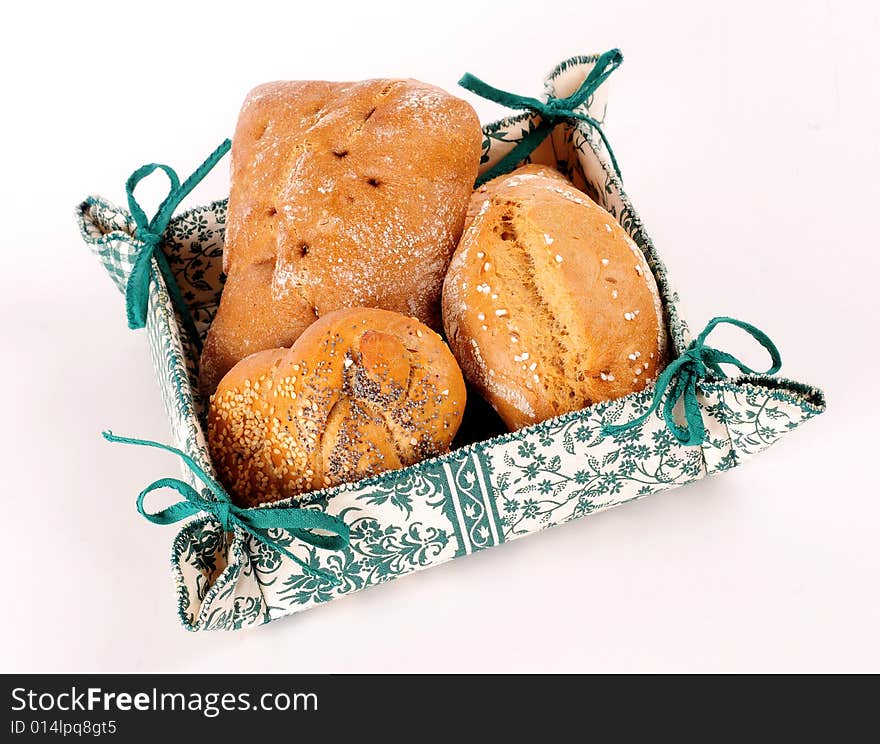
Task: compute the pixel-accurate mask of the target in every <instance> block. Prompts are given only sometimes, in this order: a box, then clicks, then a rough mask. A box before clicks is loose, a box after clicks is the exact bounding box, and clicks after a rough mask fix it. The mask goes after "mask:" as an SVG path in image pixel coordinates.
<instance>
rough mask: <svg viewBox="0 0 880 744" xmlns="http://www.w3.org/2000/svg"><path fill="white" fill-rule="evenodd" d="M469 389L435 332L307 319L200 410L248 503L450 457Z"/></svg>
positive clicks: (385, 320) (411, 323) (371, 320)
mask: <svg viewBox="0 0 880 744" xmlns="http://www.w3.org/2000/svg"><path fill="white" fill-rule="evenodd" d="M465 396H466V393H465V386H464V379H463V378H462V375H461V371H460V370H459V368H458V365H457V364H456V362H455V358H454V357H453V356H452V353H451V352H450V351H449V349H448V348H447V347H446V344H444V343H443V340H442V339H441V338H440V336H438V335H437V334H436V333H435V332H434V331H432V330H431V329H429V328H428V327H427V326H425V325H423V324H422V323H420V322H419V321H417V320H415V319H414V318H409V317H405V316H403V315H400V314H399V313H393V312H389V311H386V310H376V309H367V308H351V309H344V310H339V311H336V312H334V313H330V314H328V315H325V316H324V317H322V318H321V319H320V320H317V321H316V322H315V323H313V324H312V325H311V326H310V327H309V328H308V329H307V330H306V331H305V332H304V333H303V334H302V335H301V336H300V337H299V339H297V341H296V343H294V345H293V346H292V347H291V348H290V349H270V350H266V351H261V352H258V353H256V354H253V355H251V356H249V357H247V358H246V359H243V360H242V361H240V362H239V363H238V364H237V365H235V367H233V369H232V370H231V371H230V372H229V373H228V374H227V375H226V376H225V377H224V378H223V379H222V380H221V382H220V385H219V386H218V388H217V392H216V393H215V394H214V395H213V396H212V397H211V404H210V408H209V412H208V446H209V448H210V451H211V458H212V460H213V462H214V465H215V467H216V468H217V472H218V475H219V476H220V480H221V482H222V483H223V484H224V485H225V486H226V487H227V489H228V490H229V492H230V494H231V495H232V497H233V499H234V500H235V502H236V503H237V504H240V505H244V506H253V505H256V504H260V503H264V502H268V501H276V500H278V499H283V498H287V497H290V496H296V495H298V494H301V493H305V492H307V491H311V490H314V489H316V488H324V487H328V486H334V485H337V484H339V483H342V482H345V481H353V480H358V479H360V478H363V477H366V476H368V475H373V474H375V473H379V472H381V471H383V470H389V469H394V468H399V467H403V466H406V465H411V464H413V463H415V462H418V461H419V460H422V459H424V458H426V457H431V456H434V455H437V454H441V453H442V452H445V451H446V450H448V449H449V445H450V444H451V442H452V439H453V437H454V436H455V433H456V431H457V430H458V426H459V424H460V423H461V416H462V414H463V412H464V406H465Z"/></svg>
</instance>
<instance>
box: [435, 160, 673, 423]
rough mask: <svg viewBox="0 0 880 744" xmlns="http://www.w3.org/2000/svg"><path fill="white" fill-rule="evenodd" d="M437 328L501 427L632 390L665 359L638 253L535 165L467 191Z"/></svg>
mask: <svg viewBox="0 0 880 744" xmlns="http://www.w3.org/2000/svg"><path fill="white" fill-rule="evenodd" d="M443 322H444V325H445V328H446V334H447V338H448V341H449V345H450V347H451V348H452V351H453V353H454V354H455V356H456V358H457V359H458V361H459V364H460V365H461V368H462V371H463V372H464V374H465V377H466V378H467V379H468V380H469V381H470V382H472V383H473V384H474V385H475V387H476V388H477V389H478V390H479V391H480V392H481V393H482V395H483V396H484V397H485V398H486V399H487V400H488V401H489V402H490V403H491V404H492V406H493V407H494V408H495V409H496V410H497V411H498V414H499V415H500V416H501V418H502V419H504V422H505V423H506V424H507V425H508V427H509V428H510V429H518V428H520V427H522V426H526V425H528V424H533V423H536V422H538V421H543V420H544V419H547V418H550V417H552V416H556V415H559V414H562V413H567V412H569V411H574V410H578V409H580V408H583V407H585V406H589V405H592V404H593V403H596V402H598V401H603V400H609V399H612V398H618V397H621V396H623V395H626V394H628V393H631V392H633V391H636V390H641V389H643V388H644V387H645V386H646V385H647V384H648V383H649V382H650V381H652V380H653V379H655V378H656V376H657V374H658V372H659V371H660V370H661V369H662V367H663V366H664V364H665V361H666V344H667V340H666V326H665V323H664V319H663V310H662V305H661V303H660V296H659V293H658V291H657V285H656V283H655V281H654V276H653V274H652V273H651V270H650V268H649V267H648V264H647V262H646V261H645V257H644V255H643V254H642V252H641V251H640V250H639V248H638V247H637V246H636V244H635V243H634V242H633V241H632V240H631V239H630V237H629V236H628V235H627V234H626V232H625V231H624V230H623V228H621V227H620V225H618V224H617V222H616V221H615V220H614V218H613V217H612V216H611V215H610V214H608V212H606V211H605V210H604V209H602V208H601V207H599V206H598V205H597V204H596V203H594V202H593V201H592V200H591V199H590V198H589V197H588V196H587V195H586V194H584V193H582V192H580V191H578V190H577V189H575V187H574V186H572V185H571V184H570V183H569V182H568V181H566V180H565V179H564V178H563V177H562V176H561V175H560V174H558V173H556V172H554V171H550V170H549V169H547V168H544V167H543V166H525V167H523V168H521V169H519V170H517V171H515V172H514V173H512V174H510V175H507V176H501V177H499V178H497V179H494V180H493V181H490V182H489V183H487V184H485V185H484V186H483V187H481V188H480V189H479V190H477V191H476V192H474V195H473V198H472V203H471V209H470V213H469V217H468V224H467V228H466V230H465V233H464V235H463V236H462V240H461V243H460V245H459V246H458V249H457V250H456V252H455V255H454V256H453V258H452V262H451V264H450V267H449V273H448V274H447V277H446V282H445V285H444V289H443Z"/></svg>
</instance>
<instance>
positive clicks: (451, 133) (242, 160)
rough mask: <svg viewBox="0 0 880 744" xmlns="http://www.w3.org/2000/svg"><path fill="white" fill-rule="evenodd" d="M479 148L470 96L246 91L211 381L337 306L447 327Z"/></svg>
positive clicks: (325, 88)
mask: <svg viewBox="0 0 880 744" xmlns="http://www.w3.org/2000/svg"><path fill="white" fill-rule="evenodd" d="M481 143H482V132H481V130H480V123H479V120H478V119H477V115H476V113H475V112H474V110H473V109H472V108H471V107H470V105H469V104H467V103H466V102H464V101H462V100H460V99H458V98H455V97H453V96H451V95H449V94H448V93H446V92H444V91H442V90H440V89H439V88H435V87H433V86H430V85H426V84H425V83H420V82H418V81H415V80H367V81H364V82H358V83H328V82H277V83H269V84H266V85H261V86H259V87H258V88H256V89H254V90H253V91H251V93H250V94H249V95H248V96H247V99H246V100H245V102H244V106H243V108H242V110H241V115H240V117H239V120H238V126H237V128H236V131H235V137H234V139H233V144H232V185H231V190H230V195H229V209H228V214H227V222H226V247H225V249H224V253H223V264H224V270H225V271H226V273H227V274H228V276H229V282H228V283H227V286H226V288H225V290H224V292H223V296H222V299H221V303H220V308H219V311H218V313H217V317H216V319H215V320H214V324H213V325H212V327H211V330H210V332H209V335H208V338H207V341H206V344H205V350H204V353H203V356H202V371H201V377H202V383H203V388H204V389H205V390H206V391H208V392H210V391H213V389H214V387H215V386H216V383H217V382H218V381H219V379H220V377H222V375H223V374H225V373H226V371H228V370H229V369H230V368H231V366H232V365H233V364H234V363H235V362H237V361H238V360H239V359H241V358H243V357H244V356H246V355H247V354H250V353H252V352H254V351H258V350H260V349H265V348H273V347H279V346H289V345H290V344H291V343H292V342H293V341H294V340H295V339H296V338H297V337H298V336H299V334H300V333H302V331H303V330H304V329H305V327H306V326H307V325H308V324H309V323H310V322H311V321H313V320H314V319H315V318H316V317H320V316H322V315H324V314H326V313H328V312H331V311H333V310H336V309H338V308H342V307H356V306H365V307H379V308H384V309H387V310H395V311H397V312H401V313H405V314H407V315H412V316H415V317H417V318H418V319H419V320H421V321H422V322H424V323H426V324H428V325H429V326H431V327H434V328H439V327H440V317H439V300H440V292H441V287H442V283H443V277H444V275H445V273H446V267H447V265H448V263H449V258H450V256H451V255H452V252H453V250H454V249H455V246H456V244H457V242H458V239H459V237H460V236H461V231H462V225H463V223H464V219H465V213H466V210H467V204H468V199H469V197H470V194H471V189H472V187H473V182H474V179H475V178H476V174H477V165H478V163H479V158H480V150H481ZM243 274H249V275H252V276H249V277H245V278H242V275H243ZM253 329H258V330H259V332H258V333H256V334H255V333H253Z"/></svg>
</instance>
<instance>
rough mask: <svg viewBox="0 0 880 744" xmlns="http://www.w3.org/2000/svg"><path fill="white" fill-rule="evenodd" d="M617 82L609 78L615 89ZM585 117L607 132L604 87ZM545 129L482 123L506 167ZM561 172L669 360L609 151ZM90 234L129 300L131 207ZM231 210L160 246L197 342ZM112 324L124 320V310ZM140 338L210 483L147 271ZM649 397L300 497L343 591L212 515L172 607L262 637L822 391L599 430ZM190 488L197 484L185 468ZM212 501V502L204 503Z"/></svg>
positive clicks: (749, 449)
mask: <svg viewBox="0 0 880 744" xmlns="http://www.w3.org/2000/svg"><path fill="white" fill-rule="evenodd" d="M594 61H595V57H575V58H573V59H570V60H567V61H566V62H563V63H562V64H560V65H559V66H558V67H557V68H556V69H555V70H554V71H553V72H552V73H551V74H550V76H549V77H548V78H547V80H546V90H547V92H548V93H551V94H553V95H557V96H564V95H567V94H569V93H570V92H571V91H572V90H573V89H574V88H575V87H577V86H578V85H579V84H580V82H581V81H582V80H583V79H584V77H585V76H586V74H587V73H588V72H589V69H590V67H591V65H592V63H593V62H594ZM606 85H607V84H606ZM585 109H586V110H587V111H588V112H589V113H590V115H591V116H593V117H594V118H595V119H597V120H598V121H600V122H601V121H604V116H605V100H604V86H603V88H602V89H600V91H599V92H598V93H597V94H596V96H594V97H593V99H591V100H589V101H588V102H587V103H586V105H585ZM534 125H535V122H534V121H533V119H532V117H531V116H530V115H529V114H521V115H519V116H513V117H510V118H508V119H504V120H502V121H500V122H497V123H495V124H490V125H488V126H486V127H485V128H484V134H485V140H484V145H483V149H484V152H483V157H482V163H483V166H482V167H484V168H487V167H489V166H490V165H491V164H492V163H494V162H497V161H498V160H499V159H500V158H501V157H503V156H504V154H505V153H506V152H507V151H509V149H510V148H511V147H513V146H514V145H515V143H516V142H517V141H518V140H519V139H520V138H521V137H522V136H523V134H524V133H527V132H528V131H530V130H531V128H533V127H534ZM531 160H532V161H533V162H541V163H545V164H549V165H553V166H554V167H556V168H558V169H559V170H561V171H562V172H563V173H565V174H566V175H567V176H568V177H569V178H571V179H572V180H573V181H574V183H575V184H576V185H577V186H579V187H580V188H582V189H584V190H585V191H587V193H589V194H590V195H591V196H592V197H593V198H594V199H595V200H596V201H598V202H599V203H600V204H601V205H602V206H604V207H605V209H607V210H608V211H609V212H610V213H611V214H612V215H613V216H614V217H615V219H617V220H618V221H619V222H620V224H621V225H622V226H623V227H624V228H625V229H626V230H627V232H628V233H629V234H630V236H632V238H633V239H634V240H635V241H636V243H637V244H638V245H639V247H640V248H641V249H642V251H643V252H644V253H645V256H646V257H647V260H648V263H649V265H650V266H651V268H652V270H653V272H654V275H655V277H656V279H657V283H658V286H659V288H660V292H661V295H662V298H663V304H664V310H665V316H666V322H667V327H668V330H669V334H670V337H671V339H672V345H673V350H674V353H675V354H681V353H682V352H683V351H684V350H685V349H686V347H687V345H688V343H689V342H690V334H689V331H688V329H687V326H686V325H685V323H684V321H683V319H682V318H681V317H680V315H679V312H678V302H677V301H678V297H677V295H676V294H675V292H674V291H673V290H672V288H671V286H670V284H669V280H668V277H667V275H666V270H665V268H664V266H663V264H662V262H661V260H660V258H659V256H658V254H657V252H656V250H655V249H654V246H653V244H652V242H651V240H650V238H649V237H648V234H647V232H646V231H645V229H644V226H643V225H642V223H641V221H640V219H639V217H638V215H637V214H636V212H635V210H634V209H633V207H632V205H631V204H630V202H629V200H628V199H627V197H626V194H625V193H624V191H623V188H622V185H621V183H620V180H619V179H618V178H617V176H616V175H615V174H614V173H613V171H612V170H611V169H610V168H609V167H608V165H607V153H605V152H604V151H603V150H602V147H601V140H600V139H599V138H598V137H597V136H596V135H595V132H593V131H592V130H591V129H590V128H589V127H588V126H586V125H578V126H569V125H560V126H558V127H557V128H556V129H555V130H554V131H553V133H552V135H551V137H549V138H548V139H547V140H546V141H545V142H544V143H543V144H542V145H541V146H540V147H539V148H538V149H537V150H536V151H535V152H534V153H533V154H532V157H531ZM78 218H79V223H80V228H81V231H82V235H83V238H84V240H85V241H86V243H88V245H89V246H90V247H91V248H92V250H93V251H94V253H95V254H96V255H97V256H98V258H99V259H100V260H101V262H102V263H103V264H104V266H105V267H106V268H107V270H108V272H109V273H110V275H111V277H112V279H113V280H114V281H115V282H116V284H117V286H118V287H119V288H120V289H121V290H124V287H125V280H126V278H127V276H128V273H129V271H130V267H131V264H132V261H133V259H134V256H135V255H136V253H137V251H138V249H139V248H140V246H141V243H140V241H138V240H137V239H136V238H134V237H133V234H134V224H133V222H132V220H131V217H130V216H129V215H128V213H127V212H125V211H123V210H121V209H118V208H116V207H114V206H112V205H110V204H108V203H107V202H105V201H103V200H102V199H100V198H97V197H90V198H89V199H87V200H86V201H84V202H83V203H82V204H81V205H80V207H79V210H78ZM225 218H226V202H225V200H224V201H218V202H214V203H213V204H210V205H208V206H206V207H199V208H196V209H193V210H190V211H188V212H186V213H185V214H181V215H180V216H178V217H177V218H175V219H174V220H173V221H172V223H171V225H170V226H169V229H168V231H167V233H166V236H165V237H166V241H165V246H164V248H165V250H166V253H167V255H168V257H169V262H170V265H171V267H172V269H173V270H174V272H175V275H176V277H177V281H178V283H179V285H180V288H181V290H182V292H183V295H184V297H185V299H186V301H187V302H188V303H189V305H190V309H191V310H192V312H193V315H194V317H195V320H196V324H197V327H198V329H199V331H200V332H202V333H204V332H206V330H207V328H208V326H209V324H210V322H211V319H212V317H213V315H214V312H215V311H216V308H217V304H218V302H219V297H220V292H221V290H222V286H223V275H222V271H221V263H222V261H221V258H222V250H223V230H224V225H225ZM120 313H122V310H121V308H120ZM147 334H148V338H149V344H150V348H151V350H152V355H153V361H154V364H155V367H156V373H157V375H158V378H159V381H160V386H161V389H162V393H163V400H164V404H165V408H166V411H167V414H168V417H169V420H170V422H171V428H172V438H173V440H174V444H175V445H176V446H178V447H180V448H182V449H184V450H185V451H186V452H188V453H189V454H190V456H191V457H193V458H194V459H195V460H196V461H197V462H198V463H199V464H200V465H201V466H202V467H203V468H204V469H205V470H206V471H207V472H209V473H213V472H214V471H213V467H212V465H211V462H210V458H209V456H208V451H207V448H206V446H205V438H204V429H203V425H204V420H205V408H204V401H202V400H201V399H200V396H199V395H198V394H197V392H196V391H197V386H196V373H197V364H198V354H197V352H196V350H195V348H194V347H193V345H192V344H191V342H190V340H189V339H187V338H186V335H185V334H183V333H181V331H180V329H179V322H178V318H177V315H176V313H175V311H174V309H173V306H172V304H171V302H170V300H169V297H168V292H167V289H166V287H165V286H164V283H163V281H162V278H161V276H160V274H159V273H158V270H157V269H156V267H155V264H154V267H153V281H152V285H151V289H150V303H149V313H148V320H147ZM652 394H653V390H651V389H649V390H646V391H643V392H640V393H634V394H632V395H629V396H626V397H625V398H621V399H619V400H615V401H611V402H607V403H603V404H599V405H596V406H592V407H590V408H587V409H584V410H582V411H577V412H575V413H571V414H567V415H565V416H560V417H558V418H555V419H551V420H549V421H545V422H543V423H541V424H538V425H536V426H531V427H528V428H526V429H522V430H520V431H518V432H516V433H513V434H507V435H504V436H500V437H495V438H493V439H490V440H487V441H482V442H477V443H475V444H472V445H469V446H466V447H462V448H460V449H456V450H454V451H453V452H451V453H449V454H447V455H444V456H442V457H437V458H433V459H431V460H427V461H425V462H422V463H419V464H417V465H415V466H412V467H409V468H406V469H404V470H399V471H393V472H388V473H384V474H382V475H380V476H377V477H374V478H370V479H367V480H363V481H360V482H357V483H349V484H344V485H342V486H339V487H336V488H333V489H328V490H325V491H320V492H316V493H313V494H309V495H307V496H306V497H304V498H303V499H302V501H303V503H305V504H308V505H310V506H312V507H314V508H321V509H324V510H326V511H327V512H329V513H332V514H334V515H336V516H338V517H340V518H342V519H344V520H345V521H346V523H347V524H348V525H349V527H350V529H351V543H350V545H349V547H347V548H345V549H344V550H339V551H328V550H318V549H315V548H313V547H310V546H307V545H304V544H301V543H297V542H296V541H295V540H293V539H291V537H290V535H287V534H286V533H281V532H278V533H277V535H273V536H274V537H277V538H278V539H279V541H280V542H281V543H282V544H283V545H285V546H286V547H287V549H288V550H290V551H291V552H292V553H294V554H296V555H297V556H298V557H300V558H302V559H303V560H305V561H307V562H308V564H309V565H311V566H315V567H318V566H320V567H321V568H323V569H326V570H327V571H329V572H330V573H331V574H332V575H333V576H335V577H336V578H337V580H338V583H337V584H334V583H332V582H330V581H328V580H326V579H325V578H322V577H321V576H320V575H315V574H312V573H310V572H307V571H304V570H303V569H302V568H300V566H298V565H297V564H296V563H295V562H294V561H292V560H290V559H289V558H287V557H285V556H283V555H281V554H279V553H278V552H277V551H274V550H272V549H271V548H268V547H267V546H266V545H265V544H263V543H262V542H260V541H258V540H256V539H254V538H252V537H250V536H249V535H248V534H247V533H245V532H243V531H241V530H240V529H237V530H236V532H235V533H230V534H227V533H224V532H223V530H222V528H221V526H220V524H219V523H218V522H217V521H216V520H215V519H214V518H213V517H211V516H203V517H197V518H195V519H193V520H192V521H190V522H189V523H188V524H186V525H185V526H184V527H183V528H182V529H181V530H180V532H179V533H178V536H177V538H176V539H175V541H174V544H173V549H172V559H171V561H172V568H173V572H174V576H175V580H176V582H177V587H178V612H179V615H180V618H181V621H182V622H183V624H184V626H185V627H186V628H188V629H190V630H209V629H210V630H213V629H222V630H233V629H238V628H243V627H252V626H256V625H260V624H262V623H266V622H269V621H270V620H273V619H275V618H278V617H282V616H284V615H289V614H292V613H294V612H299V611H300V610H304V609H307V608H309V607H313V606H315V605H318V604H321V603H323V602H327V601H330V600H332V599H335V598H336V597H339V596H342V595H344V594H348V593H350V592H354V591H359V590H361V589H364V588H366V587H368V586H371V585H374V584H381V583H383V582H386V581H390V580H391V579H394V578H397V577H398V576H402V575H405V574H408V573H411V572H413V571H418V570H421V569H424V568H428V567H430V566H434V565H437V564H439V563H442V562H444V561H447V560H450V559H452V558H457V557H460V556H464V555H467V554H469V553H472V552H474V551H476V550H482V549H484V548H489V547H492V546H495V545H499V544H500V543H503V542H505V541H508V540H513V539H516V538H518V537H522V536H524V535H528V534H531V533H533V532H536V531H538V530H542V529H545V528H547V527H552V526H554V525H557V524H561V523H563V522H566V521H568V520H571V519H576V518H578V517H582V516H585V515H587V514H591V513H593V512H596V511H600V510H602V509H608V508H610V507H612V506H618V505H620V504H624V503H626V502H628V501H632V500H634V499H638V498H641V497H643V496H646V495H648V494H651V493H657V492H659V491H665V490H668V489H670V488H675V487H676V486H680V485H683V484H685V483H689V482H691V481H694V480H697V479H699V478H703V477H705V476H707V475H711V474H713V473H717V472H721V471H723V470H727V469H729V468H732V467H734V466H735V465H738V464H739V463H741V462H742V461H743V460H745V459H747V458H748V457H751V456H752V455H754V454H756V453H758V452H760V451H762V450H764V449H766V448H767V447H769V446H770V445H771V444H773V443H774V442H775V441H776V440H777V439H778V438H779V437H781V436H782V435H783V434H784V433H785V432H787V431H790V430H791V429H794V428H795V427H797V426H798V425H799V424H801V423H803V422H804V421H806V420H807V419H809V418H811V417H812V416H815V415H817V414H819V413H821V412H822V411H823V410H824V407H825V401H824V397H823V395H822V392H821V391H820V390H818V389H816V388H813V387H810V386H807V385H803V384H801V383H797V382H793V381H791V380H787V379H784V378H779V377H769V376H762V375H752V376H740V377H736V378H731V379H728V380H721V381H703V382H702V383H700V385H699V386H698V400H699V403H700V407H701V410H702V415H703V420H704V423H705V425H706V437H705V439H704V441H703V443H702V445H701V446H697V447H686V446H683V445H681V444H680V443H679V442H678V441H677V440H676V439H675V437H674V436H673V435H672V434H671V433H670V432H669V431H668V430H667V428H666V426H665V423H664V421H663V419H662V416H661V415H660V414H659V413H657V414H656V415H654V416H651V417H650V418H649V419H648V420H647V421H646V422H645V423H644V424H643V425H641V426H639V427H636V428H633V429H629V430H627V431H624V432H621V433H619V434H613V435H604V434H603V432H602V426H603V424H607V423H622V422H624V421H629V420H630V419H632V418H634V417H636V416H638V415H640V414H641V413H644V412H645V411H646V410H647V408H648V405H649V403H650V400H651V395H652ZM186 475H187V477H188V479H189V481H190V482H191V483H192V484H193V485H194V486H195V487H197V488H200V489H201V488H202V484H200V483H199V482H198V481H197V480H195V479H194V477H193V476H192V474H191V473H189V472H188V471H187V473H186ZM206 497H208V498H210V495H209V494H206Z"/></svg>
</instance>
